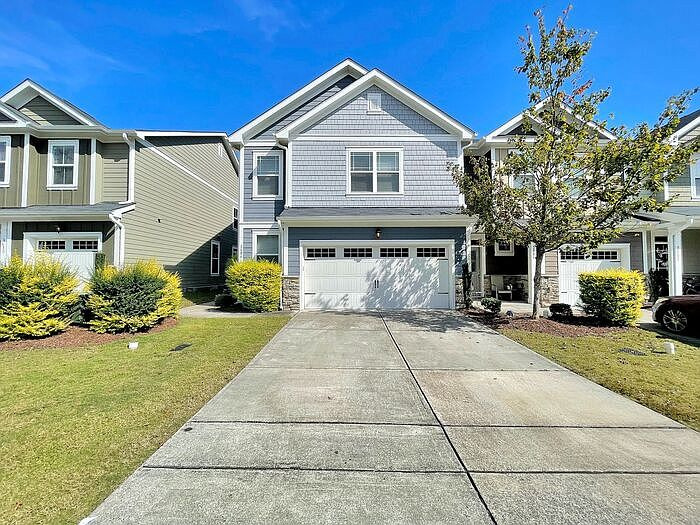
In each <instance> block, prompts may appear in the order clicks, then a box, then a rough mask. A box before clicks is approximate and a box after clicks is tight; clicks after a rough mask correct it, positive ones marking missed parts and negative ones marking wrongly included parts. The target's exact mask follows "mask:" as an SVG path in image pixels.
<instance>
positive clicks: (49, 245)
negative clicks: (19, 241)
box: [25, 233, 102, 283]
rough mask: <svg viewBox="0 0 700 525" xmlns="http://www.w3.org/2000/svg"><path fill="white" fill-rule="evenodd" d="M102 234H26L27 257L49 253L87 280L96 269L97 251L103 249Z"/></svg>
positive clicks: (79, 276)
mask: <svg viewBox="0 0 700 525" xmlns="http://www.w3.org/2000/svg"><path fill="white" fill-rule="evenodd" d="M101 236H102V235H101V234H88V235H85V234H82V235H81V234H76V236H75V237H72V236H70V234H68V233H67V234H62V235H60V237H58V236H56V235H54V234H46V235H42V234H40V233H37V234H34V233H32V234H25V258H26V259H31V258H32V257H39V256H41V255H48V256H50V257H52V258H54V259H57V260H59V261H61V262H62V263H64V264H65V265H66V266H67V267H68V268H70V269H71V270H73V271H74V272H75V273H76V275H77V276H78V278H79V279H80V281H81V282H83V283H84V282H87V281H88V280H90V277H92V272H93V271H94V270H95V253H96V252H98V251H99V250H100V249H101V247H102V246H101V245H102V242H101Z"/></svg>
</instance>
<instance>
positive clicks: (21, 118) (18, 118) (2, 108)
mask: <svg viewBox="0 0 700 525" xmlns="http://www.w3.org/2000/svg"><path fill="white" fill-rule="evenodd" d="M0 113H2V114H3V115H5V116H7V117H8V118H9V119H10V121H11V122H12V123H17V124H27V123H28V122H31V119H29V117H27V116H26V115H25V114H23V113H21V112H20V111H17V110H16V109H15V108H13V107H12V106H10V105H9V104H5V103H4V102H0Z"/></svg>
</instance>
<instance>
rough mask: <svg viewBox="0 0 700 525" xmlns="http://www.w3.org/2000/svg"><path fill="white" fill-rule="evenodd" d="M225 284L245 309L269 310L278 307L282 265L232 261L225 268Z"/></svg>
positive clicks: (264, 262)
mask: <svg viewBox="0 0 700 525" xmlns="http://www.w3.org/2000/svg"><path fill="white" fill-rule="evenodd" d="M226 284H227V285H228V287H229V290H231V294H232V295H233V296H234V297H235V298H236V299H238V300H239V301H240V302H241V304H242V305H243V307H244V308H245V309H246V310H250V311H252V312H271V311H274V310H277V309H278V308H279V303H280V291H281V289H282V267H281V266H280V265H279V264H277V263H273V262H269V261H252V260H246V261H241V262H232V263H231V264H229V266H228V268H226Z"/></svg>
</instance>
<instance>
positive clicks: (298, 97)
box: [229, 58, 367, 144]
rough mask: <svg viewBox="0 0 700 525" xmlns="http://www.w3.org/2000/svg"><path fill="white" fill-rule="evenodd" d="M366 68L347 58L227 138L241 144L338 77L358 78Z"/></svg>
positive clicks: (365, 71) (363, 73) (335, 80)
mask: <svg viewBox="0 0 700 525" xmlns="http://www.w3.org/2000/svg"><path fill="white" fill-rule="evenodd" d="M366 73H367V70H366V69H365V68H364V67H362V66H361V65H360V64H358V63H357V62H355V61H354V60H352V59H350V58H347V59H345V60H343V61H342V62H341V63H340V64H338V65H336V66H335V67H333V68H331V69H329V70H328V71H326V72H325V73H324V74H323V75H321V76H320V77H318V78H316V79H314V80H313V81H311V82H309V83H308V84H306V85H305V86H304V87H302V88H301V89H299V90H298V91H296V92H295V93H293V94H291V95H290V96H288V97H287V98H285V99H284V100H282V101H281V102H279V103H278V104H276V105H274V106H273V107H271V108H270V109H268V110H267V111H266V112H265V113H263V114H262V115H260V116H258V117H256V118H254V119H253V120H251V121H250V122H248V124H246V125H245V126H243V127H241V128H239V129H237V130H236V131H234V132H233V133H231V135H230V136H229V140H230V141H231V142H233V143H234V144H243V143H244V142H245V140H246V139H247V138H249V137H253V136H255V135H256V134H257V133H259V132H260V131H262V130H264V129H265V128H266V127H267V126H269V125H270V124H272V123H274V122H275V121H276V120H277V119H279V118H281V117H283V116H284V115H286V114H288V113H290V112H291V111H293V110H295V109H296V108H298V107H299V106H301V105H302V104H304V103H305V102H307V101H308V100H309V99H311V98H313V97H314V96H315V95H316V94H318V93H319V92H321V91H323V90H324V89H326V88H328V87H329V86H331V85H332V84H333V83H334V82H337V81H338V80H339V79H341V78H343V77H345V76H347V75H350V76H352V77H354V78H360V77H361V76H363V75H365V74H366Z"/></svg>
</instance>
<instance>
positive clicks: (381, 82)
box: [276, 69, 475, 141]
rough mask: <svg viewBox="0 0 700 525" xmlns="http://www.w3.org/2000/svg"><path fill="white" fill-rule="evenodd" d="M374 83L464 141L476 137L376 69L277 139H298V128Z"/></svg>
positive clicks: (467, 129)
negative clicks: (296, 136) (296, 137)
mask: <svg viewBox="0 0 700 525" xmlns="http://www.w3.org/2000/svg"><path fill="white" fill-rule="evenodd" d="M371 86H377V87H378V88H380V89H382V90H384V91H386V92H387V93H389V94H390V95H392V96H394V97H395V98H397V99H398V100H400V101H401V102H403V103H404V104H406V105H407V106H408V107H410V108H411V109H413V110H414V111H416V112H417V113H420V114H421V115H423V116H424V117H425V118H427V119H428V120H430V121H431V122H433V123H435V124H436V125H438V126H440V127H442V128H444V129H445V130H447V131H449V132H450V133H451V134H452V135H455V136H457V137H458V138H459V139H460V140H471V139H473V138H474V135H475V134H474V131H472V130H471V129H469V128H468V127H466V126H464V125H463V124H461V123H459V122H458V121H456V120H455V119H453V118H452V117H450V116H449V115H448V114H447V113H445V112H444V111H442V110H440V109H438V108H436V107H435V106H433V105H432V104H430V103H429V102H428V101H426V100H425V99H423V98H421V97H419V96H418V95H416V94H415V93H413V92H412V91H410V90H409V89H406V88H405V87H404V86H402V85H401V84H399V83H398V82H397V81H395V80H394V79H392V78H390V77H388V76H387V75H385V74H384V73H382V72H381V71H379V70H378V69H373V70H372V71H370V72H369V73H367V74H366V75H365V76H363V77H362V78H360V79H359V80H358V81H357V82H353V83H352V84H350V85H349V86H348V87H346V88H345V89H341V90H340V91H339V92H338V93H336V94H335V95H333V96H332V97H330V98H329V99H327V100H326V101H324V102H323V103H321V104H319V105H318V106H316V107H315V108H314V109H312V110H311V111H309V112H308V113H306V114H305V115H304V116H302V117H301V118H298V119H297V120H295V121H294V122H292V123H291V124H290V125H289V126H287V127H286V128H284V129H282V130H281V131H279V132H278V133H277V134H276V138H277V140H280V141H288V140H290V139H291V138H294V137H295V135H296V134H297V132H298V131H301V130H304V129H306V128H307V127H309V126H310V125H311V124H313V123H315V122H317V121H319V120H320V119H322V118H323V117H325V116H326V115H328V114H329V113H330V112H331V111H333V110H334V109H335V108H337V107H340V106H341V105H343V104H345V103H346V102H349V101H350V100H351V99H353V98H355V97H356V96H358V95H359V94H360V93H362V92H363V91H365V90H366V89H368V88H369V87H371Z"/></svg>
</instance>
